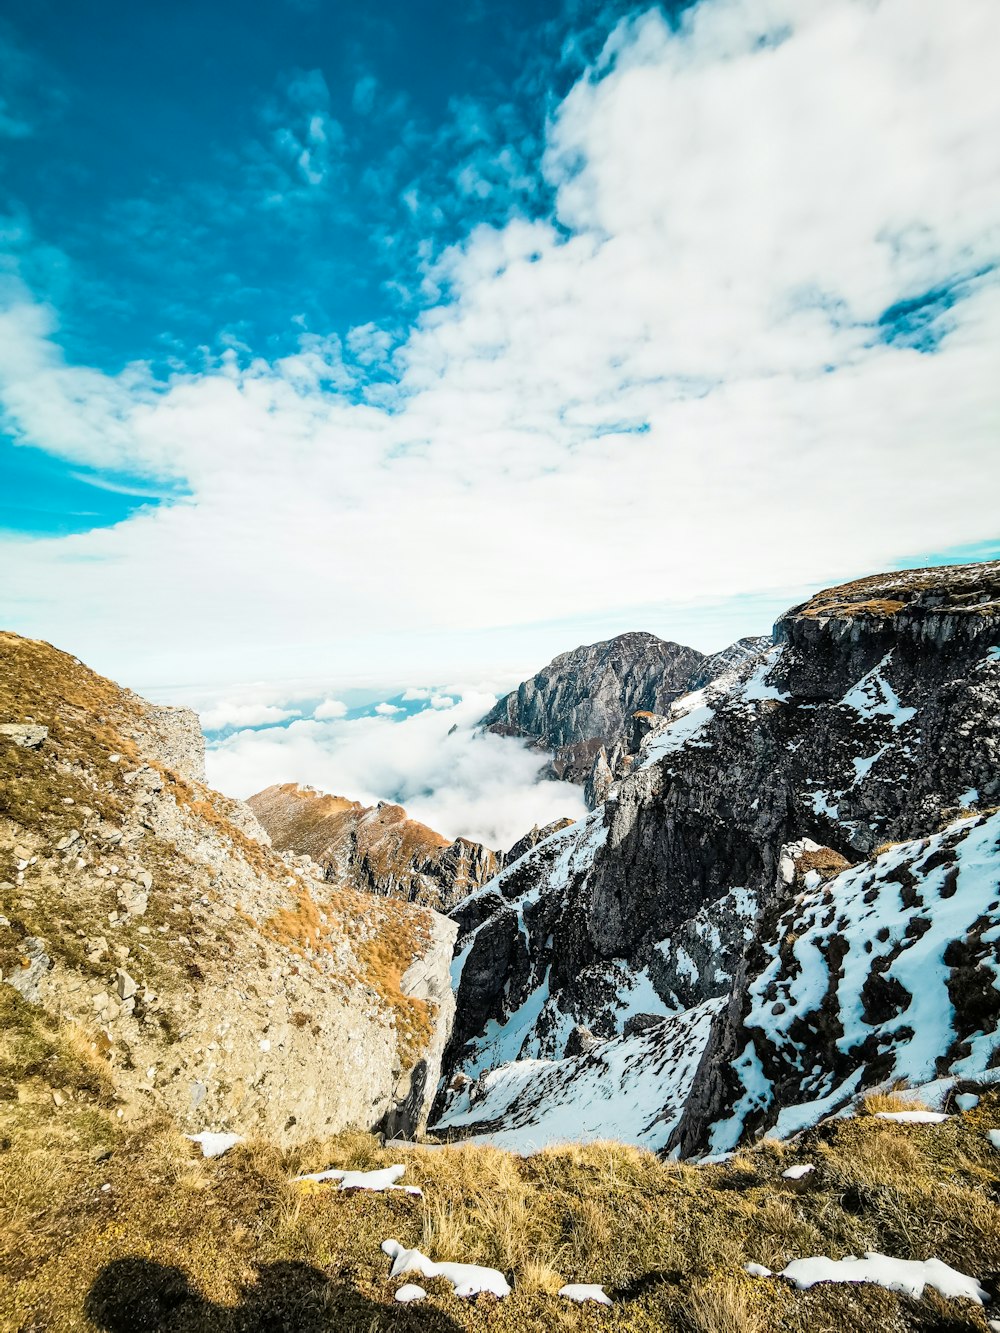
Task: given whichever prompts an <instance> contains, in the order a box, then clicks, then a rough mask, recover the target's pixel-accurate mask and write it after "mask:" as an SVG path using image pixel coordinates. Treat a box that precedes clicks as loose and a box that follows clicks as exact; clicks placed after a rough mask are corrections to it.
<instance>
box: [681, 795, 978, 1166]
mask: <svg viewBox="0 0 1000 1333" xmlns="http://www.w3.org/2000/svg"><path fill="white" fill-rule="evenodd" d="M804 879H805V885H806V887H805V888H804V889H803V891H802V892H800V893H798V894H796V895H795V897H794V898H793V899H792V900H791V901H788V900H785V901H783V902H780V903H775V904H774V905H773V906H772V908H771V909H770V910H769V911H768V912H767V913H766V914H765V915H764V918H763V919H762V921H761V922H760V923H759V925H758V927H757V930H756V931H755V933H754V939H753V943H752V945H751V947H750V949H749V951H748V954H747V958H746V962H745V965H744V968H743V970H742V975H741V977H740V983H739V985H738V986H737V987H736V988H735V989H734V991H733V995H732V998H731V1000H730V1001H729V1004H728V1005H727V1008H726V1010H725V1012H724V1013H722V1014H721V1015H720V1017H719V1018H718V1019H717V1021H716V1023H715V1026H714V1028H713V1031H712V1033H711V1037H710V1039H709V1041H708V1042H707V1044H706V1049H705V1052H704V1054H703V1056H702V1059H701V1062H700V1065H699V1068H698V1071H697V1073H696V1074H695V1076H694V1077H693V1079H692V1080H691V1087H690V1089H689V1092H688V1096H687V1099H686V1106H685V1109H684V1114H683V1117H682V1118H681V1119H680V1121H679V1123H678V1125H677V1127H676V1129H675V1131H674V1134H673V1136H672V1139H671V1146H673V1147H676V1148H677V1149H679V1150H680V1151H681V1152H682V1153H691V1152H699V1151H703V1150H705V1149H707V1150H708V1151H710V1152H723V1151H727V1150H728V1149H731V1148H734V1147H736V1146H737V1145H738V1144H739V1143H740V1142H742V1141H744V1140H745V1139H747V1138H753V1137H757V1136H758V1135H759V1134H761V1133H763V1132H765V1131H767V1130H776V1131H777V1133H778V1134H779V1135H785V1136H787V1135H788V1134H789V1133H792V1132H794V1131H795V1130H796V1129H798V1128H800V1127H802V1126H804V1125H808V1124H810V1123H813V1122H815V1120H817V1119H819V1118H820V1116H821V1115H824V1114H829V1113H830V1112H834V1111H837V1110H839V1109H840V1108H841V1107H843V1106H844V1105H845V1104H847V1103H849V1102H850V1101H851V1099H852V1098H853V1097H854V1096H855V1095H856V1093H857V1092H858V1091H859V1090H860V1089H863V1088H871V1087H874V1086H877V1085H880V1084H886V1083H894V1082H896V1081H897V1080H900V1079H902V1080H904V1081H906V1082H908V1083H911V1084H913V1085H916V1086H919V1085H920V1084H924V1083H929V1082H931V1081H932V1080H934V1079H938V1078H944V1077H961V1078H965V1077H971V1078H975V1077H977V1076H980V1075H982V1074H983V1073H984V1072H985V1071H986V1070H989V1069H991V1068H992V1067H993V1066H994V1065H995V1063H996V1061H997V1059H998V1057H1000V1031H998V1026H1000V956H998V952H997V946H996V938H997V934H998V930H1000V905H998V894H1000V814H993V815H989V816H985V815H980V816H974V817H972V818H968V819H962V820H960V821H957V822H955V823H953V824H951V825H949V826H948V827H947V828H946V829H945V830H944V831H943V832H941V833H937V834H935V835H933V836H931V837H929V838H921V839H918V840H915V841H911V842H905V843H900V844H898V845H896V846H894V847H892V848H890V849H889V850H888V851H886V852H885V853H883V854H882V855H881V856H879V857H877V858H875V859H874V860H873V861H869V862H865V863H864V864H862V865H859V866H856V867H854V868H853V869H851V870H848V871H845V872H844V873H842V874H841V875H839V876H838V877H836V878H834V879H826V878H823V874H822V871H821V870H820V869H818V868H813V869H811V870H808V871H806V873H805V877H804Z"/></svg>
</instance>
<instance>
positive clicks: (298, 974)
mask: <svg viewBox="0 0 1000 1333" xmlns="http://www.w3.org/2000/svg"><path fill="white" fill-rule="evenodd" d="M0 718H2V719H3V721H4V722H7V721H8V720H9V721H10V723H11V724H12V725H22V724H26V723H27V722H28V721H29V720H30V723H31V725H33V726H39V727H42V728H43V729H45V730H46V735H45V737H44V738H43V740H42V741H41V742H40V743H39V744H38V745H37V746H36V747H34V748H25V747H21V746H19V745H3V746H0V979H2V981H3V982H5V983H6V982H10V983H11V984H13V985H14V986H16V987H17V989H18V990H20V991H21V993H22V995H24V996H25V998H27V999H29V1000H30V1001H32V1002H34V1003H38V1004H41V1005H43V1006H44V1007H45V1008H46V1009H48V1010H50V1011H52V1012H53V1013H56V1014H58V1015H59V1017H60V1018H61V1019H63V1020H69V1021H75V1022H77V1023H79V1024H81V1025H82V1026H83V1027H84V1029H85V1030H87V1031H89V1032H91V1033H92V1034H94V1036H95V1037H96V1039H97V1040H98V1041H99V1044H100V1046H101V1047H102V1048H103V1049H104V1050H105V1051H106V1052H107V1056H108V1059H109V1062H110V1065H111V1072H112V1075H113V1077H114V1080H115V1083H116V1086H117V1089H118V1091H119V1094H120V1096H121V1098H122V1101H123V1110H124V1112H125V1113H126V1114H127V1115H134V1114H137V1113H139V1112H140V1111H142V1110H145V1109H147V1108H157V1107H158V1108H163V1109H166V1110H168V1111H169V1112H171V1113H172V1114H174V1115H175V1116H177V1117H178V1119H179V1120H180V1122H181V1123H182V1125H184V1126H185V1127H188V1128H190V1129H191V1130H200V1129H204V1128H206V1127H210V1128H213V1129H233V1130H236V1131H238V1132H240V1133H244V1134H252V1133H255V1132H262V1133H266V1134H267V1135H269V1136H271V1137H273V1138H275V1139H276V1140H278V1141H280V1142H284V1143H288V1142H292V1141H296V1140H300V1139H306V1138H309V1137H313V1136H316V1135H320V1134H326V1133H330V1132H334V1131H336V1130H338V1129H340V1128H343V1127H346V1126H349V1125H354V1126H359V1127H365V1128H371V1127H373V1126H376V1125H378V1124H380V1123H384V1122H386V1120H387V1118H388V1120H389V1121H390V1122H391V1124H392V1127H393V1129H394V1130H395V1131H396V1132H413V1131H415V1130H418V1129H420V1128H421V1126H422V1125H423V1123H424V1121H425V1120H426V1114H427V1110H428V1106H429V1102H430V1098H431V1096H432V1093H433V1088H434V1086H435V1084H436V1082H437V1078H438V1071H439V1065H440V1056H441V1051H442V1049H443V1046H444V1042H445V1040H446V1036H447V1032H448V1030H449V1026H450V1022H451V1016H452V1012H453V1003H454V1002H453V998H452V995H451V989H450V984H449V971H448V963H449V960H450V956H451V952H452V944H453V940H454V936H455V927H454V925H453V924H452V923H451V922H449V921H447V919H446V918H444V917H441V916H439V915H437V914H436V913H434V912H432V911H429V910H427V909H424V908H419V907H413V906H410V905H409V904H405V903H401V902H396V901H390V902H380V903H378V904H375V903H373V900H372V898H371V897H370V895H366V894H359V893H354V892H351V891H348V890H343V889H341V890H334V889H333V888H332V887H331V886H330V885H329V884H328V883H326V882H325V881H324V879H323V876H322V872H321V871H320V870H319V868H318V867H316V866H315V865H314V864H313V863H312V862H311V861H309V860H308V858H304V857H294V856H291V855H289V856H287V857H282V856H280V855H279V854H278V853H277V852H276V851H274V850H273V849H272V848H271V847H269V846H268V845H267V841H266V837H265V835H264V834H263V832H262V830H260V827H259V825H258V824H257V821H256V819H255V818H254V816H253V815H252V814H251V813H250V812H249V811H248V810H247V809H246V807H245V806H243V805H242V804H241V803H240V802H237V801H231V800H229V799H227V798H226V797H223V796H221V795H220V794H219V793H217V792H213V791H211V790H210V789H209V788H207V787H206V786H204V785H203V784H202V783H201V782H200V781H198V780H197V778H196V776H194V775H197V774H198V773H200V772H201V771H202V768H201V759H202V756H201V749H200V733H198V732H197V731H196V723H194V724H193V723H192V720H191V715H188V714H186V713H185V712H183V711H181V710H172V709H159V708H155V707H153V706H152V705H149V704H146V703H145V701H144V700H142V699H140V698H139V697H138V696H137V695H134V694H132V693H131V692H129V691H127V690H121V689H119V687H118V686H116V685H115V684H113V683H112V682H111V681H108V680H105V679H103V678H102V677H100V676H97V675H95V674H94V673H92V672H90V671H88V670H87V668H86V667H84V666H82V665H81V664H80V663H79V662H78V661H77V660H76V659H75V658H72V657H69V656H67V655H66V654H63V653H59V652H57V651H56V650H55V649H53V648H51V647H50V646H49V645H48V644H43V643H37V642H33V641H31V640H26V639H21V638H19V637H18V636H16V635H12V634H3V635H0ZM248 829H249V830H256V831H257V832H259V833H260V837H261V839H263V840H258V839H256V838H254V837H251V836H249V835H248V833H247V831H246V830H248Z"/></svg>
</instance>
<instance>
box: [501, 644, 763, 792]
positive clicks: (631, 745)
mask: <svg viewBox="0 0 1000 1333" xmlns="http://www.w3.org/2000/svg"><path fill="white" fill-rule="evenodd" d="M769 642H770V641H769V640H766V639H757V638H746V639H740V640H739V641H738V642H737V643H734V644H731V645H730V646H729V647H728V648H725V649H723V651H722V652H720V653H716V654H714V655H712V656H709V657H706V656H705V655H704V654H703V653H700V652H698V651H697V649H695V648H685V647H684V646H683V645H681V644H678V643H671V642H670V641H668V640H665V639H659V638H657V637H656V635H655V634H645V633H632V634H620V635H619V636H618V637H617V638H615V639H609V640H607V641H606V642H603V643H594V644H589V645H584V646H581V647H579V648H575V649H573V651H572V652H567V653H561V654H560V655H559V656H558V657H556V658H553V660H552V661H551V662H550V663H549V664H548V666H547V667H544V668H543V669H542V670H541V671H539V672H538V674H537V675H535V676H532V678H531V679H530V680H526V681H523V682H522V683H521V684H520V685H519V686H518V687H517V689H516V690H513V691H512V692H511V693H510V694H508V695H505V696H504V698H502V699H500V700H499V701H498V702H497V704H496V705H495V706H494V707H493V708H492V709H491V710H490V712H489V713H488V714H487V715H486V717H484V718H483V720H482V725H483V726H484V727H486V729H487V730H488V731H493V732H496V733H497V734H498V735H502V736H520V737H524V738H525V739H527V740H530V741H531V742H532V744H533V745H534V746H536V747H537V748H538V749H542V750H552V751H554V753H553V756H552V759H551V760H550V762H549V763H548V765H547V766H546V768H545V770H544V772H545V774H546V776H548V777H553V778H557V779H562V780H564V781H567V782H578V783H583V784H584V788H585V795H586V798H587V803H588V805H590V807H591V808H592V809H593V808H594V807H596V806H598V805H600V804H601V803H602V802H603V801H604V799H605V797H606V796H607V794H608V791H609V790H610V789H611V787H612V786H613V784H614V783H615V782H616V781H618V780H619V779H620V778H622V777H624V776H625V775H626V774H627V773H628V772H629V771H630V770H631V768H632V767H633V765H634V762H635V757H636V755H637V753H638V739H637V737H636V732H635V721H634V720H633V719H636V720H638V722H639V732H638V735H639V737H641V735H642V734H643V733H644V730H645V729H646V727H647V726H648V723H649V720H651V719H655V718H657V717H659V716H662V715H663V714H665V713H666V712H667V711H668V710H669V707H670V705H671V704H672V703H673V701H674V700H675V699H678V698H680V697H681V696H682V695H685V694H687V693H689V692H690V691H691V690H695V689H699V688H701V686H703V685H705V684H707V683H708V682H709V681H710V680H715V679H716V678H717V677H719V676H722V675H724V674H725V673H727V672H730V671H732V670H734V669H735V668H736V667H738V666H739V665H740V663H742V662H743V661H745V660H747V659H748V658H749V657H753V656H755V655H756V654H757V653H759V652H761V651H762V650H763V648H765V647H767V646H768V645H769Z"/></svg>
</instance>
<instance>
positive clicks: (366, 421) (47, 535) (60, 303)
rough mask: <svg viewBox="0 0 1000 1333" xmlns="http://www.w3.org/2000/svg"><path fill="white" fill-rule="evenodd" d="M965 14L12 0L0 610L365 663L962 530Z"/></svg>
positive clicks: (981, 416)
mask: <svg viewBox="0 0 1000 1333" xmlns="http://www.w3.org/2000/svg"><path fill="white" fill-rule="evenodd" d="M998 37H1000V19H998V12H997V10H996V7H995V5H994V4H993V3H992V0H967V4H966V5H964V6H963V9H962V12H961V16H960V17H959V18H954V17H952V16H949V15H946V14H944V13H943V12H942V10H941V7H940V6H939V5H937V4H935V3H933V0H912V2H911V0H882V3H881V4H879V5H876V6H871V5H868V4H866V3H862V0H828V2H827V3H819V0H801V2H799V3H795V2H794V0H700V3H697V4H688V5H676V6H670V7H664V6H662V5H661V6H655V5H654V6H650V5H635V4H629V3H624V0H615V2H613V3H608V4H596V3H582V0H536V2H535V3H530V4H528V3H510V4H502V5H501V4H499V3H486V2H485V0H479V3H472V4H469V5H464V6H454V5H450V4H449V5H446V4H443V3H440V4H438V3H421V4H385V5H382V6H379V7H362V6H347V5H342V4H334V3H323V2H322V0H286V2H284V3H279V2H277V0H276V2H275V3H272V4H269V5H266V6H256V7H254V9H253V10H252V12H251V11H248V10H247V8H246V6H240V5H236V4H235V3H232V4H230V3H224V2H220V0H214V2H210V3H202V4H198V5H195V4H193V3H175V4H170V5H167V4H160V3H156V2H155V0H153V2H151V3H148V4H146V5H144V6H136V5H125V4H119V3H107V4H103V5H101V6H99V7H96V8H95V7H87V6H81V5H73V4H69V3H66V2H65V0H63V2H62V3H51V2H49V3H46V2H45V0H33V3H30V4H29V3H26V2H25V0H14V2H13V3H10V4H8V5H7V6H6V7H5V10H4V18H3V20H2V22H0V173H2V178H3V181H4V191H3V196H2V200H3V202H2V204H0V214H2V216H0V469H2V488H0V561H2V563H3V567H4V569H5V571H6V572H7V576H6V577H5V579H4V580H3V585H2V587H0V618H2V620H3V622H4V623H6V624H9V625H11V626H12V627H13V628H16V629H19V630H21V631H23V632H26V633H32V634H38V635H41V636H43V637H46V638H48V639H51V640H53V641H56V642H58V643H60V644H62V645H64V646H66V647H68V648H70V649H72V650H73V651H74V652H77V653H79V654H80V655H81V656H84V657H86V658H87V659H88V660H90V661H92V662H94V664H95V665H97V666H99V667H100V668H101V669H103V670H105V671H108V672H109V673H112V674H115V675H117V676H118V677H119V678H123V679H127V680H128V682H129V683H130V684H133V685H135V686H137V687H140V688H146V689H149V690H153V691H156V690H164V689H168V688H174V687H176V688H178V689H182V688H191V689H195V688H200V687H201V686H202V685H209V684H211V685H213V686H218V687H219V688H223V687H225V686H227V685H229V684H231V683H233V682H237V681H241V680H248V679H252V680H260V679H266V680H270V681H272V682H278V683H280V682H287V681H289V680H290V679H292V678H295V679H304V678H308V679H309V680H310V681H311V682H314V683H316V682H318V683H319V685H322V687H323V688H324V689H325V688H327V686H328V687H329V688H330V689H331V690H337V691H338V692H339V693H344V691H347V690H349V689H353V688H361V687H362V686H365V687H366V688H367V687H369V686H370V687H372V688H374V686H375V683H381V684H384V685H385V686H386V687H387V688H388V687H392V689H394V690H399V691H401V690H403V689H405V688H406V687H407V686H412V685H415V684H421V683H423V684H426V683H435V682H440V681H442V680H446V679H451V678H455V677H457V676H460V677H461V678H462V679H464V680H471V679H474V680H478V681H483V680H489V681H494V682H502V681H505V680H509V679H512V678H516V677H517V676H519V675H521V674H524V673H525V672H526V671H528V670H533V669H535V668H536V667H537V666H539V665H540V664H541V663H542V662H543V661H545V660H547V658H549V657H551V656H552V655H553V654H554V653H555V652H557V651H560V650H562V649H564V648H567V647H572V646H575V644H577V643H579V642H582V641H588V640H593V639H596V638H600V637H606V636H608V635H610V634H612V633H616V632H620V631H622V630H626V629H632V628H648V629H652V630H654V631H656V632H658V633H661V634H663V635H664V636H666V637H673V638H677V639H681V640H685V641H690V642H693V643H695V644H696V645H697V646H699V647H702V648H704V649H706V650H708V649H713V648H718V647H720V646H721V645H722V644H723V643H724V642H726V641H728V640H730V639H732V638H734V637H737V636H738V635H739V634H742V633H753V632H762V631H765V630H766V629H767V628H768V626H769V625H770V623H771V622H772V621H773V619H774V617H775V616H776V615H777V614H778V613H779V612H780V610H781V609H782V608H783V607H784V606H786V605H787V604H789V603H790V602H792V601H794V600H796V599H797V598H799V597H801V596H804V595H806V594H807V593H808V591H810V590H811V589H814V588H816V587H818V586H822V585H823V584H825V583H831V582H835V581H838V580H840V579H844V578H847V577H851V576H855V575H859V574H863V573H866V572H870V571H871V570H872V569H875V568H885V567H891V566H894V565H904V564H917V563H923V562H940V561H943V560H948V559H964V558H977V559H983V558H987V557H989V556H990V555H992V554H995V553H996V551H997V545H996V543H997V540H998V538H1000V523H998V511H997V507H996V504H995V499H994V496H995V494H996V493H997V483H998V482H1000V476H998V462H997V459H998V454H1000V451H998V450H997V448H996V436H997V430H998V423H1000V395H998V392H997V389H996V375H995V348H996V345H997V338H998V335H1000V283H998V281H997V275H998V273H1000V268H998V264H1000V186H998V183H997V178H996V172H995V163H994V157H995V144H996V142H997V141H998V137H1000V96H998V94H997V92H996V89H995V84H996V80H995V78H994V77H993V71H992V67H991V64H990V53H991V52H992V51H995V49H996V39H997V38H998ZM373 697H374V696H373Z"/></svg>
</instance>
